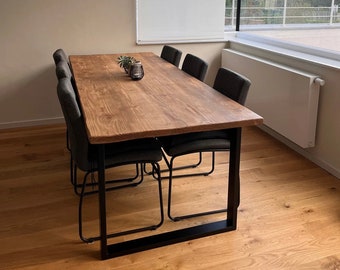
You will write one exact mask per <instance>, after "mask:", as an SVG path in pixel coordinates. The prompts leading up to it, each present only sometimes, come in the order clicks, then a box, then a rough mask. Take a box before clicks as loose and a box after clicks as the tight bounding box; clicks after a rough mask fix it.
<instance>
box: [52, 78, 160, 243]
mask: <svg viewBox="0 0 340 270" xmlns="http://www.w3.org/2000/svg"><path fill="white" fill-rule="evenodd" d="M57 92H58V98H59V101H60V104H61V107H62V110H63V114H64V117H65V120H66V124H67V126H68V128H69V130H70V132H71V133H70V135H71V138H73V139H74V140H75V141H72V143H71V144H70V145H71V150H72V151H73V150H74V152H75V153H77V152H78V151H79V149H82V150H81V151H83V152H84V153H79V155H78V157H77V156H75V157H74V156H73V154H72V151H71V161H72V165H71V167H72V168H73V166H75V167H74V169H72V168H71V170H70V171H71V172H70V173H71V182H73V183H74V184H75V183H76V182H75V181H76V177H77V167H78V166H77V160H78V158H79V160H78V162H79V164H81V165H80V166H81V168H79V169H81V170H82V171H84V172H85V175H84V180H83V184H82V190H81V192H80V199H79V207H78V229H79V236H80V239H81V240H82V241H84V242H86V243H91V242H93V241H96V240H99V239H100V237H99V236H94V237H85V236H84V235H83V221H82V217H83V215H82V208H83V199H84V197H85V196H88V195H91V194H95V193H98V190H95V191H90V192H85V188H86V186H88V184H87V179H88V176H89V175H91V177H93V176H94V174H93V173H94V172H95V171H98V169H99V168H98V167H96V165H95V164H96V163H97V162H96V159H94V160H92V158H95V157H92V158H90V155H89V153H90V151H91V153H93V154H94V153H95V152H98V151H99V150H98V149H99V146H97V145H90V144H89V142H88V139H87V136H86V131H85V126H84V122H83V119H82V113H81V110H80V108H79V105H78V102H77V98H76V93H75V90H74V88H73V86H72V83H71V80H70V78H67V77H65V78H61V79H60V80H59V82H58V86H57ZM73 108H74V109H73ZM75 125H76V126H75ZM74 130H78V132H79V134H75V133H73V132H74ZM140 141H141V143H143V142H142V139H141V140H140ZM149 141H150V143H153V144H154V145H153V146H152V147H153V148H152V149H150V150H149V149H148V148H145V149H143V150H145V151H149V153H150V155H151V156H150V158H149V157H148V155H147V154H146V156H144V157H142V158H141V157H137V158H134V157H130V155H131V154H130V153H129V151H131V150H128V152H124V151H123V152H121V154H119V153H120V152H117V153H115V152H113V155H112V158H113V159H112V160H111V163H109V164H108V165H107V167H106V168H114V167H118V166H123V165H128V164H139V165H140V167H141V173H140V176H141V179H140V181H138V182H132V183H131V181H130V183H128V184H123V185H119V186H114V187H109V188H106V190H105V191H109V190H114V189H121V188H126V187H133V186H137V185H139V184H140V183H141V182H142V181H143V179H144V175H143V171H142V166H143V164H144V163H150V164H152V167H153V171H154V172H155V173H156V174H157V180H158V193H159V206H160V221H159V222H158V223H157V224H153V225H151V226H147V227H141V228H137V229H133V230H127V231H122V232H118V233H113V234H109V235H107V236H106V237H107V238H111V237H117V236H120V235H126V234H131V233H136V232H140V231H145V230H155V229H156V228H158V227H159V226H161V225H162V223H163V221H164V210H163V195H162V185H161V173H160V167H159V164H158V161H159V160H160V159H161V158H162V154H161V153H162V152H161V149H159V150H158V151H159V152H156V151H157V146H156V145H157V142H156V141H155V140H152V139H150V140H149ZM74 142H78V143H79V145H78V146H77V147H79V149H78V150H77V149H74V148H73V147H76V146H75V145H77V143H74ZM131 143H132V142H131ZM136 143H137V144H136V147H138V145H139V144H140V143H139V142H138V140H137V141H136ZM90 146H91V148H90ZM109 146H110V147H112V149H115V148H116V147H122V150H123V149H124V147H125V146H124V144H121V143H113V144H109ZM136 150H138V148H137V149H135V150H134V151H136ZM143 150H141V151H143ZM123 153H126V154H127V156H126V157H125V161H122V160H119V159H118V160H117V157H120V156H121V155H124V154H123ZM145 153H147V152H145ZM158 153H159V155H158ZM84 154H86V155H87V156H86V157H84V156H83V155H84ZM91 160H92V161H91ZM138 174H139V173H138ZM117 181H118V182H121V181H122V180H115V181H114V182H117ZM123 181H124V182H125V181H126V179H125V180H123ZM74 186H78V185H74Z"/></svg>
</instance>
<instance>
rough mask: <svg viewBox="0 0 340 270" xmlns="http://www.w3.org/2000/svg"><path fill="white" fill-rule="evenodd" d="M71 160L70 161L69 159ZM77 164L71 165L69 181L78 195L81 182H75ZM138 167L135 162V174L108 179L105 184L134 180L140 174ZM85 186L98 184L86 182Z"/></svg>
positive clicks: (137, 183)
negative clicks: (128, 176)
mask: <svg viewBox="0 0 340 270" xmlns="http://www.w3.org/2000/svg"><path fill="white" fill-rule="evenodd" d="M71 162H72V161H71ZM76 172H77V166H76V165H74V166H72V169H71V175H73V176H71V183H72V184H73V187H74V193H75V194H77V195H78V196H80V194H81V192H79V189H81V188H82V186H83V184H78V182H77V173H76ZM140 172H142V171H140V169H139V166H138V164H136V174H135V175H134V176H132V177H130V178H123V179H113V180H108V181H106V184H115V183H122V182H133V181H134V180H136V179H137V178H138V177H139V176H140ZM90 173H91V172H87V173H86V175H88V174H90ZM140 183H141V182H140V181H139V182H134V184H133V185H139V184H140ZM87 186H92V187H93V188H95V187H97V186H98V183H96V182H95V183H88V184H87Z"/></svg>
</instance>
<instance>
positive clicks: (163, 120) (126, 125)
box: [70, 53, 263, 144]
mask: <svg viewBox="0 0 340 270" xmlns="http://www.w3.org/2000/svg"><path fill="white" fill-rule="evenodd" d="M119 55H130V56H134V57H135V58H136V59H137V60H140V61H141V62H142V64H143V67H144V73H145V75H144V78H143V79H142V80H139V81H133V80H132V79H131V78H130V77H129V76H128V75H127V74H126V73H125V72H124V70H123V69H122V68H120V67H119V65H118V64H117V58H118V56H119ZM70 62H71V65H72V70H73V73H74V78H75V81H76V85H77V89H78V94H79V99H80V103H81V108H82V111H83V114H84V119H85V123H86V127H87V132H88V137H89V141H90V142H91V143H93V144H101V143H110V142H118V141H124V140H130V139H136V138H146V137H159V136H164V135H173V134H180V133H187V132H194V131H206V130H218V129H226V128H235V127H244V126H251V125H258V124H261V123H262V121H263V119H262V117H260V116H259V115H257V114H255V113H254V112H252V111H251V110H249V109H247V108H246V107H244V106H241V105H240V104H238V103H236V102H234V101H232V100H230V99H229V98H227V97H225V96H224V95H222V94H220V93H219V92H217V91H215V90H214V89H213V88H211V87H210V86H208V85H206V84H205V83H202V82H201V81H199V80H197V79H195V78H193V77H192V76H190V75H188V74H186V73H185V72H183V71H182V70H180V69H178V68H177V67H175V66H173V65H172V64H170V63H168V62H166V61H165V60H163V59H161V58H160V57H159V56H157V55H155V54H153V53H134V54H131V53H126V54H110V55H109V54H106V55H73V56H70ZM250 91H251V89H250Z"/></svg>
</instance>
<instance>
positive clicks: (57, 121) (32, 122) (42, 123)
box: [0, 117, 65, 130]
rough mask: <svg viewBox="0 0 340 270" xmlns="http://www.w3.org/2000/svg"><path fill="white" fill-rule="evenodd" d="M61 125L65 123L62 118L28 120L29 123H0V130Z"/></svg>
mask: <svg viewBox="0 0 340 270" xmlns="http://www.w3.org/2000/svg"><path fill="white" fill-rule="evenodd" d="M61 123H65V120H64V118H63V117H56V118H48V119H37V120H30V121H16V122H7V123H0V130H2V129H10V128H20V127H33V126H45V125H53V124H61Z"/></svg>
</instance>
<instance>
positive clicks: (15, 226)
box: [0, 125, 340, 270]
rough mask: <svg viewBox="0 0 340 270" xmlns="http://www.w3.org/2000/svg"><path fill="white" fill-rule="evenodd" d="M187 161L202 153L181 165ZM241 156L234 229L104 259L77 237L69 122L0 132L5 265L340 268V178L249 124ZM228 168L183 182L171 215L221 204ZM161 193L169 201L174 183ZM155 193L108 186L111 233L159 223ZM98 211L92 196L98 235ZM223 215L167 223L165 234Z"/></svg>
mask: <svg viewBox="0 0 340 270" xmlns="http://www.w3.org/2000/svg"><path fill="white" fill-rule="evenodd" d="M190 160H192V161H194V160H195V156H190V157H189V158H186V159H185V160H182V161H181V162H182V163H185V162H188V161H190ZM207 160H208V159H207V158H206V159H205V163H204V164H203V165H202V168H200V169H202V170H204V169H205V168H207V166H208V162H207ZM241 160H242V161H241V204H240V207H239V215H238V228H237V230H236V231H233V232H228V233H223V234H219V235H214V236H210V237H206V238H202V239H196V240H193V241H188V242H184V243H180V244H175V245H171V246H166V247H162V248H157V249H153V250H148V251H144V252H139V253H136V254H131V255H128V256H123V257H119V258H113V259H110V260H106V261H101V260H99V243H97V242H96V243H94V244H84V243H82V242H81V241H80V240H79V238H78V227H77V207H78V197H77V196H76V195H75V194H74V193H73V189H72V187H71V184H70V181H69V152H68V151H67V150H66V148H65V127H64V125H55V126H47V127H35V128H27V129H12V130H3V131H0V166H1V171H0V187H1V188H0V204H1V208H0V215H1V219H0V240H1V247H0V269H121V270H125V269H139V270H143V269H195V270H196V269H340V196H339V195H340V181H339V180H338V179H336V178H335V177H333V176H331V175H329V174H328V173H327V172H325V171H324V170H322V169H321V168H319V167H318V166H316V165H315V164H313V163H311V162H310V161H308V160H306V159H304V158H303V157H301V156H300V155H299V154H297V153H295V152H293V151H292V150H290V149H289V148H287V147H286V146H284V145H283V144H281V143H280V142H278V141H276V140H275V139H273V138H271V137H270V136H268V135H267V134H265V133H263V132H262V131H261V130H259V129H257V128H246V129H244V132H243V140H242V154H241ZM227 164H228V160H227V155H225V154H223V153H219V154H218V156H217V165H216V171H215V173H214V174H213V175H211V176H208V177H196V178H195V179H193V178H186V179H184V178H183V179H177V180H176V181H175V187H174V192H175V193H174V203H175V205H174V211H178V212H183V211H184V212H185V211H195V210H200V209H202V208H204V207H207V208H209V207H220V206H223V205H224V201H225V198H224V195H223V194H224V191H225V177H226V173H227ZM163 165H164V164H163ZM132 172H133V168H131V167H128V168H123V169H118V170H115V171H114V172H112V174H115V175H117V174H122V175H124V174H131V173H132ZM163 191H164V197H165V198H164V202H166V195H167V180H163ZM156 199H157V189H156V181H154V180H153V179H152V178H151V177H147V178H146V179H145V182H143V184H141V185H140V186H138V188H134V189H129V191H128V192H127V191H126V190H119V191H114V192H112V193H111V192H110V194H109V195H108V221H109V229H110V230H119V229H121V228H122V227H124V226H127V224H129V226H134V225H136V224H140V223H143V222H144V223H145V222H152V219H156V218H157V214H158V212H157V210H156V209H155V208H156V205H157V200H156ZM97 208H98V203H97V198H96V196H92V197H89V198H88V199H87V200H86V205H85V209H86V211H85V212H86V213H85V219H86V221H85V224H84V225H85V227H86V233H88V234H91V235H92V234H96V233H98V220H97V218H98V213H97V210H98V209H97ZM136 217H137V219H136ZM219 217H220V216H215V217H209V218H198V219H192V220H188V221H184V222H177V223H173V222H170V221H169V220H166V224H165V226H164V228H160V229H159V231H160V232H162V231H166V230H171V229H173V228H180V227H183V226H184V227H185V226H190V224H199V223H201V222H204V221H206V220H207V219H209V220H211V219H218V218H219ZM144 234H145V235H147V234H148V233H144ZM132 237H133V236H129V237H124V238H123V237H122V238H120V239H117V240H122V239H131V238H132ZM110 241H115V240H110Z"/></svg>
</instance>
